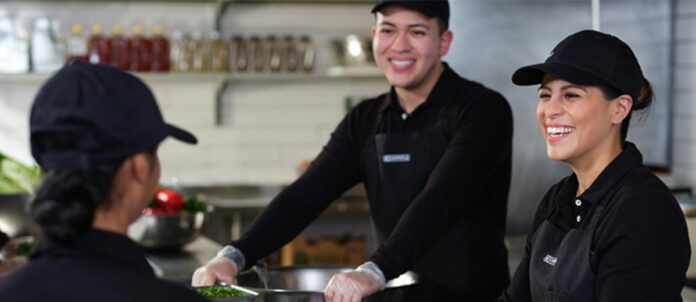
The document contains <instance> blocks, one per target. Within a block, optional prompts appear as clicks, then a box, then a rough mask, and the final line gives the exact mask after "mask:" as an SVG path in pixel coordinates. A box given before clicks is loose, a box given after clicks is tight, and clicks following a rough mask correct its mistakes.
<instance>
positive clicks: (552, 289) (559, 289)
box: [529, 204, 604, 302]
mask: <svg viewBox="0 0 696 302" xmlns="http://www.w3.org/2000/svg"><path fill="white" fill-rule="evenodd" d="M603 210H604V206H603V205H601V204H597V205H596V206H595V209H594V210H593V211H592V212H593V213H592V214H591V215H589V217H587V216H586V217H585V218H586V219H585V220H584V221H582V222H581V223H580V225H579V226H578V227H577V228H574V229H571V230H570V231H568V232H567V233H564V232H563V231H562V230H561V229H559V228H558V227H556V226H555V225H553V224H552V223H550V222H549V221H548V220H546V221H544V222H543V223H542V224H541V226H539V228H538V229H537V231H536V232H535V233H534V235H533V237H532V254H531V256H530V260H529V275H530V276H529V278H530V279H529V286H530V289H531V294H532V301H534V302H542V301H543V302H570V301H592V299H593V296H594V283H595V274H594V272H593V271H592V267H591V266H590V258H591V257H592V254H593V251H592V250H591V249H592V237H593V234H594V231H595V229H596V228H597V224H598V223H599V221H600V220H601V219H602V212H603Z"/></svg>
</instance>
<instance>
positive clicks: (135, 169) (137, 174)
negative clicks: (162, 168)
mask: <svg viewBox="0 0 696 302" xmlns="http://www.w3.org/2000/svg"><path fill="white" fill-rule="evenodd" d="M128 161H129V162H130V167H131V169H130V170H131V175H132V176H133V180H134V181H136V182H138V183H145V182H147V179H148V176H149V175H150V165H151V163H150V159H149V158H148V156H147V154H145V153H142V152H141V153H137V154H135V155H132V156H131V157H129V158H128Z"/></svg>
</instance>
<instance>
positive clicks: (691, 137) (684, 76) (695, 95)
mask: <svg viewBox="0 0 696 302" xmlns="http://www.w3.org/2000/svg"><path fill="white" fill-rule="evenodd" d="M676 11H677V22H676V56H675V60H674V61H675V63H674V81H675V83H674V124H673V125H674V134H673V138H674V145H673V162H674V164H673V168H674V170H673V171H674V172H673V175H672V176H673V180H674V183H675V185H686V186H691V187H694V186H696V2H695V1H691V0H679V1H678V2H677V9H676Z"/></svg>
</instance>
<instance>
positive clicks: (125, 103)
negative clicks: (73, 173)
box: [29, 61, 197, 169]
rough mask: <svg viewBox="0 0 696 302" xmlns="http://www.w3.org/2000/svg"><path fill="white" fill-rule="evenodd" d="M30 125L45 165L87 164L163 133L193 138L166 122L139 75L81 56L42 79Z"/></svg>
mask: <svg viewBox="0 0 696 302" xmlns="http://www.w3.org/2000/svg"><path fill="white" fill-rule="evenodd" d="M29 124H30V125H29V126H30V127H29V128H30V133H31V152H32V155H33V156H34V159H35V160H36V162H37V163H38V164H39V165H40V166H42V167H43V168H44V169H88V168H90V167H92V166H93V165H95V164H99V163H103V162H108V161H113V160H119V159H123V158H126V157H128V156H131V155H133V154H135V153H138V152H143V151H147V150H152V149H154V148H155V147H156V146H157V145H158V144H159V143H160V142H162V140H164V139H165V138H166V137H167V136H171V137H174V138H176V139H178V140H180V141H183V142H186V143H190V144H195V143H197V140H196V137H194V136H193V135H192V134H191V133H189V132H187V131H185V130H183V129H180V128H178V127H175V126H172V125H170V124H167V123H165V122H164V119H163V118H162V114H161V113H160V110H159V108H158V106H157V102H156V101H155V97H154V96H153V95H152V92H151V91H150V89H149V88H148V87H147V86H146V85H145V83H143V82H142V81H141V80H140V79H138V78H137V77H135V76H133V75H131V74H129V73H127V72H123V71H121V70H119V69H117V68H114V67H110V66H105V65H94V64H87V63H82V62H79V61H74V62H71V63H70V64H67V65H66V66H64V67H63V68H61V69H60V70H59V71H58V72H57V73H56V74H55V75H53V76H52V77H51V78H50V79H49V80H48V81H46V83H44V85H43V86H42V87H41V89H40V90H39V93H38V94H37V96H36V99H35V100H34V103H33V105H32V108H31V116H30V119H29ZM54 140H55V142H54V143H53V141H54ZM66 140H68V141H69V142H67V143H66Z"/></svg>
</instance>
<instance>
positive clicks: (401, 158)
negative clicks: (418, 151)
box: [382, 153, 411, 163]
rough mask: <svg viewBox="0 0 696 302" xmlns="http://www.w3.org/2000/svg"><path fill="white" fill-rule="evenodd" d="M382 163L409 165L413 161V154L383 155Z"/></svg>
mask: <svg viewBox="0 0 696 302" xmlns="http://www.w3.org/2000/svg"><path fill="white" fill-rule="evenodd" d="M382 161H383V162H385V163H407V162H410V161H411V154H408V153H404V154H385V155H382Z"/></svg>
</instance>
